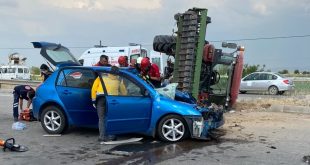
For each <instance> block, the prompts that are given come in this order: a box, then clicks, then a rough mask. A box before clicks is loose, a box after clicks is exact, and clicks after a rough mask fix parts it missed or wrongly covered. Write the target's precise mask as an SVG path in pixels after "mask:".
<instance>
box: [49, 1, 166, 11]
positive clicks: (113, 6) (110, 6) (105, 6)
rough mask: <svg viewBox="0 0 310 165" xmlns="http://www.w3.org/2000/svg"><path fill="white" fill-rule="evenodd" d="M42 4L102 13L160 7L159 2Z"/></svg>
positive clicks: (59, 2) (67, 2)
mask: <svg viewBox="0 0 310 165" xmlns="http://www.w3.org/2000/svg"><path fill="white" fill-rule="evenodd" d="M44 3H46V4H49V5H52V6H55V7H59V8H67V9H86V10H103V11H113V10H118V9H133V10H135V9H143V10H154V9H158V8H160V7H161V0H130V1H128V0H118V1H112V0H66V1H63V0H46V1H44Z"/></svg>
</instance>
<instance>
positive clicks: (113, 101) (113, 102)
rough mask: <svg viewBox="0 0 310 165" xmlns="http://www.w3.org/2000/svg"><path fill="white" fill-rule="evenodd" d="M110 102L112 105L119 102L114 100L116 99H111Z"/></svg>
mask: <svg viewBox="0 0 310 165" xmlns="http://www.w3.org/2000/svg"><path fill="white" fill-rule="evenodd" d="M110 104H112V105H116V104H119V102H118V101H116V100H112V101H111V103H110Z"/></svg>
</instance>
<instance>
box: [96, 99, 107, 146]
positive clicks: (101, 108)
mask: <svg viewBox="0 0 310 165" xmlns="http://www.w3.org/2000/svg"><path fill="white" fill-rule="evenodd" d="M96 107H97V113H98V118H99V122H98V126H99V140H104V139H105V127H106V100H105V97H100V98H99V99H98V100H97V103H96Z"/></svg>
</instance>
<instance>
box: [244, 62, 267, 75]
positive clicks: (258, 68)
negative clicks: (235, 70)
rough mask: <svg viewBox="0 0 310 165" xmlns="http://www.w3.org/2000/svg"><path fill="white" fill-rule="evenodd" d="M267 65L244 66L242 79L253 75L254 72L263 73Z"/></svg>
mask: <svg viewBox="0 0 310 165" xmlns="http://www.w3.org/2000/svg"><path fill="white" fill-rule="evenodd" d="M265 67H266V65H265V64H264V65H263V66H262V67H261V66H260V65H259V64H258V65H249V64H244V65H243V72H242V77H244V76H246V75H248V74H250V73H253V72H257V71H259V72H263V71H264V70H265Z"/></svg>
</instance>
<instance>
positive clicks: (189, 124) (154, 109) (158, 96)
mask: <svg viewBox="0 0 310 165" xmlns="http://www.w3.org/2000/svg"><path fill="white" fill-rule="evenodd" d="M33 45H34V47H35V48H40V49H41V52H40V53H41V55H42V56H43V57H44V58H45V59H47V60H48V61H49V62H50V63H51V64H53V65H54V66H56V68H57V69H56V70H55V71H54V72H53V74H52V75H51V76H50V77H49V78H48V79H47V80H46V81H45V82H44V83H42V84H41V85H40V86H39V87H38V88H37V89H36V96H35V98H34V99H33V114H34V116H35V118H37V119H38V120H39V121H40V122H41V125H42V127H43V129H44V130H45V131H46V132H47V133H49V134H59V133H63V132H64V131H65V130H66V129H68V128H69V127H70V126H77V127H94V128H97V127H98V116H97V112H96V109H95V108H94V107H93V106H92V101H91V87H92V84H93V82H94V80H95V79H96V78H97V77H98V76H99V77H101V76H103V75H105V74H111V68H110V67H95V66H89V67H88V66H82V65H81V64H80V63H79V62H78V61H77V60H76V59H75V58H74V56H73V55H72V54H71V53H70V51H69V50H68V49H67V48H66V47H63V46H61V45H60V44H54V43H47V42H33ZM113 74H114V76H116V77H117V78H118V79H120V80H122V81H124V82H125V83H124V84H125V86H126V90H127V92H126V94H118V95H113V94H110V93H105V97H106V107H107V122H106V133H107V134H110V135H119V134H127V133H137V134H143V135H148V136H152V137H158V138H159V139H160V140H162V141H168V142H176V141H180V140H183V139H185V138H188V137H191V138H197V139H205V138H206V137H207V136H208V132H209V131H210V130H212V129H215V128H218V127H220V126H221V125H223V123H224V119H223V110H222V108H215V107H212V106H211V107H209V108H201V107H199V106H197V105H196V103H195V100H194V98H192V97H191V96H190V95H187V94H186V93H183V92H180V91H176V93H175V96H176V97H174V98H170V97H168V96H166V95H165V94H163V93H161V92H160V91H159V90H156V89H154V88H153V86H152V85H150V84H149V83H147V82H146V81H144V80H143V79H141V78H140V77H139V76H138V75H136V74H134V73H133V72H132V71H131V69H130V68H120V69H119V71H118V72H117V73H113ZM101 83H102V82H101ZM103 88H105V86H104V84H103ZM166 88H167V87H166ZM164 91H165V90H164Z"/></svg>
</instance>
